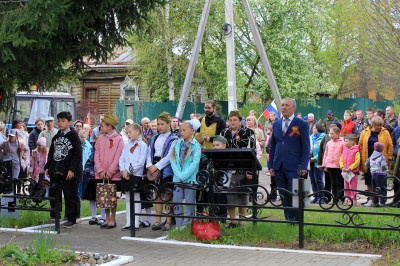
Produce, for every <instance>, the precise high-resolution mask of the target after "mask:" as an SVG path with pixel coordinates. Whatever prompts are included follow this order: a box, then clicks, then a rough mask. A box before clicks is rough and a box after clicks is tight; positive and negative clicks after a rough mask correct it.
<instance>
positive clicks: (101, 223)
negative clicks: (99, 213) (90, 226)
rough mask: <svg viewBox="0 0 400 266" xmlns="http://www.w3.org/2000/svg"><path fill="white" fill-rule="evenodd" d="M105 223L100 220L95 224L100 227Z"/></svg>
mask: <svg viewBox="0 0 400 266" xmlns="http://www.w3.org/2000/svg"><path fill="white" fill-rule="evenodd" d="M105 222H106V220H104V219H100V220H99V221H98V222H97V225H100V226H102V225H103V224H104V223H105Z"/></svg>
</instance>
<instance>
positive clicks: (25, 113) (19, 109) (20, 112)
mask: <svg viewBox="0 0 400 266" xmlns="http://www.w3.org/2000/svg"><path fill="white" fill-rule="evenodd" d="M31 109H32V100H18V101H17V106H16V113H15V118H19V119H21V120H22V121H23V122H24V123H28V121H29V116H30V114H31Z"/></svg>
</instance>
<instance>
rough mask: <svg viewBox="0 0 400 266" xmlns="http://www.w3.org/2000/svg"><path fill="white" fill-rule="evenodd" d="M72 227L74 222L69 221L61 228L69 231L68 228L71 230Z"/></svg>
mask: <svg viewBox="0 0 400 266" xmlns="http://www.w3.org/2000/svg"><path fill="white" fill-rule="evenodd" d="M74 226H75V223H74V222H71V221H66V222H65V223H63V227H64V228H68V229H70V228H72V227H74Z"/></svg>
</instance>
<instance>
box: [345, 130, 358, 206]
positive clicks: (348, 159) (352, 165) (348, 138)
mask: <svg viewBox="0 0 400 266" xmlns="http://www.w3.org/2000/svg"><path fill="white" fill-rule="evenodd" d="M356 139H357V136H356V135H354V134H348V135H345V136H344V146H345V148H344V150H343V153H342V156H340V169H342V176H343V178H344V187H345V188H348V189H354V190H356V189H357V182H358V178H357V175H358V172H359V171H360V160H361V159H360V150H359V148H358V145H355V144H356ZM356 194H357V192H355V191H345V195H346V196H347V197H350V198H351V199H352V200H353V205H356ZM345 205H351V202H350V201H347V202H346V203H345Z"/></svg>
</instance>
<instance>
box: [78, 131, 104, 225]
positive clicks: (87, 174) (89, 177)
mask: <svg viewBox="0 0 400 266" xmlns="http://www.w3.org/2000/svg"><path fill="white" fill-rule="evenodd" d="M100 134H101V130H100ZM97 138H98V137H97ZM97 138H96V139H95V140H94V142H93V145H92V149H91V153H90V156H89V158H88V160H87V162H86V164H85V168H84V174H83V180H84V181H83V182H84V183H87V185H86V189H85V192H84V194H83V197H82V199H85V200H89V204H90V213H91V215H92V219H90V220H89V224H90V225H95V224H97V225H100V226H101V225H103V224H104V222H105V221H106V210H105V209H101V216H100V220H97V215H96V214H97V213H96V179H95V178H96V167H95V163H94V154H95V148H94V147H95V145H96V141H97Z"/></svg>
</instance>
